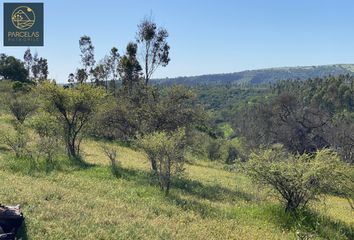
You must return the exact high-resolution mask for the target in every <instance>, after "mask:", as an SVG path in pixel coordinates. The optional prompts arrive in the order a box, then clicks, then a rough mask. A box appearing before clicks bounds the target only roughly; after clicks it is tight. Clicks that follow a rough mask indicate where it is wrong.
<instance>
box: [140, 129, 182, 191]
mask: <svg viewBox="0 0 354 240" xmlns="http://www.w3.org/2000/svg"><path fill="white" fill-rule="evenodd" d="M184 136H185V135H184V129H179V130H177V131H175V132H173V133H167V132H155V133H152V134H149V135H146V136H144V137H143V138H141V139H139V141H138V143H139V145H140V146H141V147H142V148H143V149H144V150H145V152H146V154H147V156H148V158H149V160H150V161H151V164H152V166H154V165H156V166H155V167H153V169H156V172H155V173H156V174H157V177H158V180H159V184H160V187H161V190H163V191H164V192H165V194H166V195H167V194H168V193H169V190H170V187H171V175H172V174H180V173H181V172H183V170H184V168H183V165H184V162H185V160H184Z"/></svg>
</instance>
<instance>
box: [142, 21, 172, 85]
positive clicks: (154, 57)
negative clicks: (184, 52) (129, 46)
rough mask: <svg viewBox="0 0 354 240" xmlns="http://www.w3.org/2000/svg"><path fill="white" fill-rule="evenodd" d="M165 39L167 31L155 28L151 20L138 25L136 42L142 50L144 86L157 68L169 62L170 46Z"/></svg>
mask: <svg viewBox="0 0 354 240" xmlns="http://www.w3.org/2000/svg"><path fill="white" fill-rule="evenodd" d="M167 37H168V32H167V30H166V29H164V28H157V26H156V23H154V22H153V21H152V20H151V19H144V20H143V21H142V22H141V23H140V24H139V25H138V32H137V37H136V40H137V42H138V43H139V44H140V47H141V49H142V50H141V51H142V62H143V65H144V74H145V75H144V78H145V84H146V85H147V84H148V82H149V80H150V78H151V76H152V75H153V73H154V72H155V71H156V69H157V68H158V67H159V66H162V67H165V66H167V65H168V63H169V62H170V58H169V53H170V52H169V50H170V46H169V45H168V43H167V41H166V40H167Z"/></svg>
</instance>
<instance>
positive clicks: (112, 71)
mask: <svg viewBox="0 0 354 240" xmlns="http://www.w3.org/2000/svg"><path fill="white" fill-rule="evenodd" d="M119 60H120V55H119V53H118V48H116V47H113V48H112V49H111V51H110V54H109V56H108V58H107V61H106V65H107V71H108V73H109V75H110V80H111V84H112V86H113V92H114V93H115V92H116V81H117V80H118V76H119V73H118V65H119ZM107 79H108V78H107ZM106 88H107V80H106Z"/></svg>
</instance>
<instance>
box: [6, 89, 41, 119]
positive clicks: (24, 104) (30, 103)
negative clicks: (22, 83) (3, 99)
mask: <svg viewBox="0 0 354 240" xmlns="http://www.w3.org/2000/svg"><path fill="white" fill-rule="evenodd" d="M8 107H9V110H10V112H11V114H12V115H13V116H14V117H15V118H16V120H17V121H18V122H19V123H21V124H22V123H23V122H24V121H25V120H26V118H27V117H28V116H30V115H31V114H32V113H33V112H34V111H35V110H36V108H37V107H36V103H35V101H34V100H33V96H30V94H20V93H18V94H14V95H12V96H11V98H10V99H9V102H8Z"/></svg>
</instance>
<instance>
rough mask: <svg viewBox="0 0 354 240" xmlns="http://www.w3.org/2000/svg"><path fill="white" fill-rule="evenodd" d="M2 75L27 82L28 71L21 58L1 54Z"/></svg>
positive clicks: (0, 66)
mask: <svg viewBox="0 0 354 240" xmlns="http://www.w3.org/2000/svg"><path fill="white" fill-rule="evenodd" d="M0 77H3V78H4V79H9V80H14V81H19V82H27V81H28V71H27V70H26V69H25V67H24V64H23V62H21V61H20V60H18V59H16V58H15V57H12V56H6V55H5V54H0Z"/></svg>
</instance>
